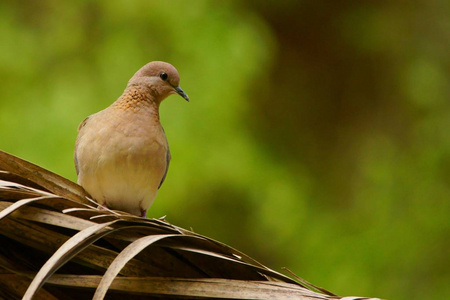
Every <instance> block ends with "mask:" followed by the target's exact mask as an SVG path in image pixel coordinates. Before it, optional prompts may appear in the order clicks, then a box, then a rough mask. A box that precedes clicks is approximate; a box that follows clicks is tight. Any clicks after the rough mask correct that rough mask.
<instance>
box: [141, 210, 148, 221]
mask: <svg viewBox="0 0 450 300" xmlns="http://www.w3.org/2000/svg"><path fill="white" fill-rule="evenodd" d="M141 218H146V219H147V210H146V209H141Z"/></svg>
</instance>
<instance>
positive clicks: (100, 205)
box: [97, 204, 109, 210]
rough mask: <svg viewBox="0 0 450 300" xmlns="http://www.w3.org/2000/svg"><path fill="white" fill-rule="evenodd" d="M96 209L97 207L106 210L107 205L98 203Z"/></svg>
mask: <svg viewBox="0 0 450 300" xmlns="http://www.w3.org/2000/svg"><path fill="white" fill-rule="evenodd" d="M97 209H99V210H108V209H109V207H108V206H107V205H106V204H99V205H98V207H97Z"/></svg>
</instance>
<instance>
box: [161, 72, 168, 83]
mask: <svg viewBox="0 0 450 300" xmlns="http://www.w3.org/2000/svg"><path fill="white" fill-rule="evenodd" d="M159 77H161V79H162V80H164V81H166V80H167V78H168V77H169V76H168V75H167V74H166V73H164V72H162V73H161V74H159Z"/></svg>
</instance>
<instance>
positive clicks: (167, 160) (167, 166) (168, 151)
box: [158, 148, 172, 189]
mask: <svg viewBox="0 0 450 300" xmlns="http://www.w3.org/2000/svg"><path fill="white" fill-rule="evenodd" d="M171 158H172V156H171V155H170V149H169V148H167V153H166V171H164V175H163V177H162V179H161V182H160V184H159V186H158V189H159V188H160V187H161V185H162V184H163V182H164V179H166V175H167V171H168V170H169V163H170V159H171Z"/></svg>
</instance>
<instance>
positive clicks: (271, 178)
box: [0, 0, 450, 299]
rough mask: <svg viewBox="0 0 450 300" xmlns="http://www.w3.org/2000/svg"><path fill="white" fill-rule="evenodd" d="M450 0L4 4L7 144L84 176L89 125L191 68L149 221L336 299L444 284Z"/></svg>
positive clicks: (425, 294) (393, 295)
mask: <svg viewBox="0 0 450 300" xmlns="http://www.w3.org/2000/svg"><path fill="white" fill-rule="evenodd" d="M449 15H450V2H448V1H444V0H431V1H430V0H419V1H414V2H405V1H356V0H354V1H345V3H344V2H340V1H328V2H326V1H274V0H272V1H261V2H253V1H246V2H244V1H220V2H219V1H164V2H162V1H158V2H156V1H125V0H123V1H111V0H108V1H96V2H91V1H72V2H69V1H65V2H64V1H51V0H47V1H10V0H8V1H2V2H1V4H0V37H1V41H0V126H1V135H0V149H2V150H4V151H7V152H10V153H12V154H14V155H17V156H19V157H22V158H24V159H27V160H29V161H31V162H33V163H36V164H38V165H40V166H43V167H45V168H48V169H50V170H52V171H54V172H56V173H58V174H61V175H63V176H65V177H67V178H70V179H71V180H73V181H75V180H76V175H75V171H74V167H73V161H72V155H73V154H72V153H73V147H74V141H75V137H76V134H77V132H76V128H77V126H78V124H79V123H80V122H81V121H82V120H83V119H84V118H85V117H86V116H88V115H89V114H92V113H94V112H97V111H99V110H101V109H103V108H105V107H106V106H108V105H109V104H110V103H112V102H113V101H114V100H115V99H116V98H117V97H118V96H119V95H120V94H121V92H122V91H123V89H124V87H125V85H126V82H127V80H128V79H129V78H130V77H131V76H132V75H133V74H134V72H135V71H136V70H137V69H139V68H140V67H141V66H142V65H144V64H145V63H147V62H149V61H152V60H164V61H168V62H170V63H172V64H173V65H175V66H176V67H177V68H178V70H179V72H180V74H181V86H182V88H183V89H184V90H185V91H186V92H187V93H188V95H189V96H190V98H191V102H190V103H189V104H188V103H186V102H185V101H183V99H181V98H180V97H178V96H171V97H169V99H168V100H166V101H165V102H164V103H163V104H162V107H161V118H162V123H163V125H164V127H165V130H166V133H167V136H168V139H169V143H170V146H171V151H172V157H173V159H172V163H171V167H170V170H169V174H168V177H167V179H166V182H165V183H164V185H163V187H162V189H161V190H160V193H159V195H158V197H157V199H156V202H155V204H154V205H153V206H152V208H151V209H150V211H149V217H161V216H163V215H167V219H168V220H169V221H170V222H172V223H175V224H177V225H179V226H183V227H186V228H191V227H192V228H193V229H194V230H195V231H196V232H198V233H201V234H205V235H207V236H210V237H212V238H215V239H218V240H220V241H222V242H225V243H227V244H229V245H231V246H233V247H235V248H238V249H240V250H242V251H244V252H246V253H247V254H249V255H250V256H252V257H254V258H256V259H257V260H259V261H261V262H262V263H264V264H266V265H268V266H269V267H271V268H273V269H275V270H278V271H281V267H288V268H289V269H290V270H292V271H293V272H295V273H296V274H298V275H299V276H301V277H303V278H305V279H306V280H308V281H311V282H312V283H314V284H316V285H319V286H322V287H325V288H327V289H329V290H331V291H333V292H335V293H337V294H340V295H361V296H363V295H365V296H378V297H383V298H390V299H444V298H446V297H448V296H449V295H450V287H449V286H450V270H449V269H450V262H449V251H448V248H449V245H450V221H449V216H450V202H449V201H450V134H449V130H450V102H449V96H450V85H449V81H450V18H449Z"/></svg>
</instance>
